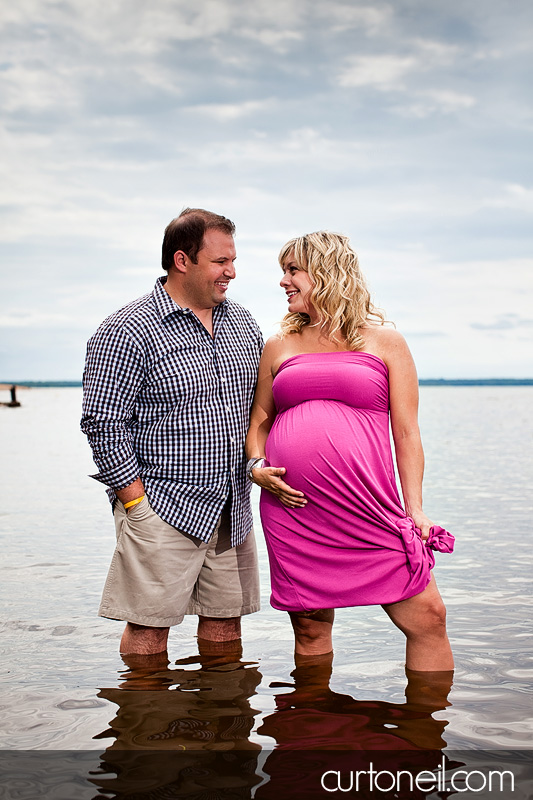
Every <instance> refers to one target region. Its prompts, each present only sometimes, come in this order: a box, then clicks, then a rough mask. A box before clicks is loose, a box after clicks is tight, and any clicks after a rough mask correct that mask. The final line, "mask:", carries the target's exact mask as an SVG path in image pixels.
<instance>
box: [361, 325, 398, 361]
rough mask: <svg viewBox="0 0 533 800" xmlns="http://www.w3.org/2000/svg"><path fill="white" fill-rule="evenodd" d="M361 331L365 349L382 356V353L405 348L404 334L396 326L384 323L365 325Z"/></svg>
mask: <svg viewBox="0 0 533 800" xmlns="http://www.w3.org/2000/svg"><path fill="white" fill-rule="evenodd" d="M361 333H362V335H363V338H364V340H365V350H368V351H369V352H373V353H375V355H377V356H380V357H381V358H383V356H384V355H387V354H389V355H390V354H391V353H394V352H399V351H403V350H407V349H408V347H407V342H406V341H405V338H404V336H403V335H402V334H401V333H400V331H398V330H396V328H390V327H388V326H385V325H371V324H370V325H366V326H365V327H364V328H363V329H362V330H361Z"/></svg>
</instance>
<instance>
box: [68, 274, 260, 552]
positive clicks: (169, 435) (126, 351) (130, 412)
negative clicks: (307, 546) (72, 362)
mask: <svg viewBox="0 0 533 800" xmlns="http://www.w3.org/2000/svg"><path fill="white" fill-rule="evenodd" d="M165 280H166V279H165V278H159V280H158V281H157V283H156V285H155V288H154V291H153V292H151V293H150V294H147V295H145V296H144V297H141V298H139V299H138V300H134V301H133V302H132V303H129V304H128V305H127V306H125V307H124V308H122V309H120V310H119V311H117V312H116V313H115V314H112V315H111V316H110V317H108V318H107V319H106V320H105V321H104V322H103V323H102V325H101V326H100V327H99V329H98V330H97V332H96V333H95V334H94V336H93V337H92V338H91V339H90V340H89V343H88V345H87V359H86V362H85V370H84V374H83V386H84V396H83V417H82V421H81V428H82V430H83V431H84V433H86V434H87V437H88V439H89V443H90V445H91V447H92V450H93V458H94V461H95V463H96V465H97V467H98V469H99V472H98V474H96V475H92V476H91V477H93V478H96V480H99V481H101V482H102V483H104V484H106V485H107V486H108V487H109V489H108V494H109V496H110V499H111V502H112V503H114V501H115V498H116V495H115V491H114V490H119V489H123V488H124V487H125V486H128V485H129V484H130V483H132V482H133V481H134V480H135V479H136V478H138V477H140V478H141V479H142V481H143V483H144V486H145V489H146V494H147V496H148V499H149V500H150V504H151V506H152V508H153V509H154V511H155V512H156V514H158V515H159V516H160V517H161V518H162V519H163V520H165V522H168V523H169V524H170V525H173V526H174V527H176V528H178V529H179V530H180V531H183V532H184V533H188V534H191V535H192V536H196V537H198V538H199V539H202V540H203V541H207V540H208V539H209V538H210V536H211V535H212V533H213V531H214V528H215V525H216V523H217V520H218V518H219V516H220V513H221V511H222V508H223V506H224V503H225V501H226V499H227V497H228V494H229V492H230V490H231V539H232V544H234V545H236V544H240V543H241V542H242V541H244V539H245V538H246V535H247V534H248V532H249V531H250V529H251V527H252V512H251V507H250V485H249V483H250V482H249V481H248V480H247V478H246V474H245V469H246V456H245V453H244V439H245V436H246V431H247V428H248V421H249V414H250V406H251V403H252V399H253V395H254V389H255V383H256V378H257V368H258V364H259V357H260V354H261V349H262V344H263V341H262V336H261V332H260V330H259V328H258V326H257V323H256V322H255V320H254V319H253V317H252V316H251V315H250V313H249V312H248V311H246V309H244V308H242V306H240V305H238V304H237V303H234V302H232V301H231V300H225V301H224V302H223V303H221V304H220V305H218V306H215V308H213V336H212V337H211V336H210V334H209V333H208V331H207V330H206V329H205V327H204V326H203V325H202V323H201V322H200V321H199V319H198V318H197V317H196V315H195V314H194V313H193V312H192V311H190V310H189V309H188V308H181V307H180V306H178V305H177V303H175V302H174V300H172V298H171V297H170V295H169V294H167V292H166V291H165V289H164V288H163V284H164V282H165Z"/></svg>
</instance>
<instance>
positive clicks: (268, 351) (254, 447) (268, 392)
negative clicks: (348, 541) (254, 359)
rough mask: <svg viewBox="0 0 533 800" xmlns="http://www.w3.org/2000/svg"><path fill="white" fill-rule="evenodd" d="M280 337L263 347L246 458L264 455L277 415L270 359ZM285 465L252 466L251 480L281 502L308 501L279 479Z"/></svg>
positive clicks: (290, 504)
mask: <svg viewBox="0 0 533 800" xmlns="http://www.w3.org/2000/svg"><path fill="white" fill-rule="evenodd" d="M279 346H280V339H279V338H278V337H277V336H273V337H272V338H271V339H269V340H268V341H267V343H266V345H265V348H264V350H263V355H262V356H261V361H260V362H259V373H258V376H257V386H256V388H255V396H254V402H253V406H252V411H251V414H250V427H249V429H248V435H247V437H246V458H247V459H248V460H250V459H252V458H264V457H265V445H266V440H267V437H268V434H269V432H270V429H271V427H272V425H273V424H274V420H275V418H276V407H275V405H274V398H273V396H272V382H273V379H274V375H273V363H274V360H275V359H276V357H277V356H278V351H279ZM285 472H286V470H285V467H263V468H261V469H258V468H255V469H253V470H252V472H251V476H252V480H253V482H254V483H256V484H257V485H258V486H261V487H262V488H263V489H267V490H268V491H269V492H272V494H274V495H276V497H278V498H279V500H280V501H281V502H282V503H283V505H284V506H288V507H290V508H299V507H301V506H304V505H305V504H306V503H307V500H305V498H304V496H303V492H298V491H296V489H292V488H291V487H290V486H289V485H288V484H287V483H285V481H284V480H283V479H282V477H281V476H282V475H284V474H285Z"/></svg>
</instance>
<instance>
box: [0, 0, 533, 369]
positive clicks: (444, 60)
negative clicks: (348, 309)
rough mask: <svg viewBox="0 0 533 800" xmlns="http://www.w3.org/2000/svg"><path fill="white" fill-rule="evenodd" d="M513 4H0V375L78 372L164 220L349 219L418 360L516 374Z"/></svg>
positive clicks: (525, 340) (517, 75)
mask: <svg viewBox="0 0 533 800" xmlns="http://www.w3.org/2000/svg"><path fill="white" fill-rule="evenodd" d="M532 22H533V5H532V4H531V2H530V0H446V2H444V0H440V2H437V1H433V0H394V2H389V3H387V2H380V0H377V1H374V2H368V3H365V2H362V0H361V1H360V0H333V1H331V0H330V1H326V0H151V2H150V3H148V2H146V0H17V2H16V3H15V2H12V3H8V2H5V3H3V4H2V10H1V34H2V42H1V52H2V63H1V64H0V83H1V106H0V107H1V109H2V112H1V116H2V118H1V137H2V141H1V152H2V161H3V167H2V180H1V192H2V195H3V197H2V212H3V213H2V219H3V225H2V229H1V233H0V247H1V255H2V268H1V287H0V296H1V314H0V337H1V339H0V380H24V379H55V380H60V379H70V380H75V379H78V378H79V377H80V375H81V371H82V367H83V358H84V350H85V342H86V340H87V338H88V337H89V335H90V334H91V333H92V332H93V331H94V330H95V328H96V327H97V326H98V324H99V323H100V322H101V320H102V319H103V318H104V317H106V316H107V315H108V314H109V313H111V312H112V311H114V310H115V309H116V308H118V307H120V306H122V305H124V304H125V303H126V302H128V301H129V300H132V299H134V298H135V297H138V296H139V295H142V294H144V293H146V292H148V291H150V290H151V288H152V287H153V284H154V282H155V280H156V278H157V277H158V275H160V274H161V270H160V266H159V259H160V244H161V239H162V234H163V230H164V228H165V226H166V224H167V223H168V222H169V221H170V219H172V218H173V217H174V216H176V215H177V214H178V213H179V212H180V210H181V209H182V208H183V207H184V206H202V207H205V208H209V209H211V210H213V211H216V212H219V213H222V214H224V215H226V216H229V217H231V218H232V219H233V220H234V221H235V223H236V225H237V239H236V243H237V253H238V260H237V269H238V274H237V279H236V280H235V281H234V283H233V285H232V287H231V291H230V296H231V297H233V298H234V299H235V300H237V301H239V302H241V303H243V304H244V305H245V306H247V307H248V308H250V309H251V311H252V312H253V313H254V315H255V316H256V318H257V319H258V321H259V323H260V325H261V327H262V328H263V330H264V332H265V334H266V335H270V334H271V333H272V332H273V331H274V330H275V323H276V321H277V320H279V319H280V318H281V317H282V316H283V314H284V312H285V309H286V302H285V298H284V295H283V293H282V291H281V290H280V288H279V285H278V282H279V279H280V270H279V267H278V265H277V253H278V251H279V249H280V247H281V245H282V244H283V243H284V242H285V241H286V240H287V239H289V238H290V237H292V236H295V235H299V234H302V233H307V232H309V231H312V230H316V229H319V228H329V229H330V230H338V231H341V232H343V233H346V234H348V235H349V236H350V237H351V239H352V243H353V245H354V247H355V249H356V250H357V251H358V253H359V256H360V260H361V264H362V267H363V271H364V272H365V274H366V276H367V278H368V281H369V283H370V286H371V288H372V290H373V293H374V296H375V300H376V302H377V304H378V305H380V306H381V307H383V308H384V309H385V311H386V313H387V317H388V318H389V319H391V320H394V321H395V322H396V324H397V327H398V328H399V330H401V331H402V332H403V333H404V334H405V336H406V337H407V339H408V342H409V344H410V346H411V349H412V351H413V353H414V355H415V359H416V362H417V365H418V369H419V374H420V376H421V377H422V378H430V377H436V378H438V377H445V378H453V377H532V376H533V346H532V345H533V302H532V294H533V291H532V289H533V279H532V273H533V270H532V261H531V253H532V248H531V244H532V238H533V236H532V230H533V226H532V215H533V181H532V173H531V158H532V149H531V132H532V129H533V115H532V109H531V96H532V92H531V74H532V70H531V67H532V63H531V61H532V59H531V51H532V41H533V25H532Z"/></svg>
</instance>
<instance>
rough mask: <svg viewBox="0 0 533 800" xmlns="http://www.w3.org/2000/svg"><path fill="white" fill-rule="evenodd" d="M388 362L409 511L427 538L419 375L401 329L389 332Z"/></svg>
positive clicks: (393, 418)
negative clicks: (423, 506)
mask: <svg viewBox="0 0 533 800" xmlns="http://www.w3.org/2000/svg"><path fill="white" fill-rule="evenodd" d="M384 361H385V363H386V364H387V366H388V369H389V392H390V416H391V427H392V436H393V439H394V448H395V451H396V465H397V467H398V475H399V477H400V483H401V486H402V494H403V500H404V505H405V511H406V513H407V514H408V515H409V516H410V517H412V519H413V520H414V523H415V525H416V527H417V528H418V529H419V530H420V532H421V534H422V539H424V540H425V539H427V537H428V536H429V530H430V528H431V526H432V525H433V522H431V520H430V519H428V517H427V516H426V515H425V514H424V512H423V510H422V478H423V475H424V450H423V448H422V441H421V438H420V429H419V427H418V377H417V374H416V368H415V364H414V361H413V357H412V355H411V353H410V351H409V348H408V346H407V343H406V341H405V339H404V338H403V336H402V335H401V334H400V333H398V332H397V331H393V330H388V331H387V336H386V345H385V349H384Z"/></svg>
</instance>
